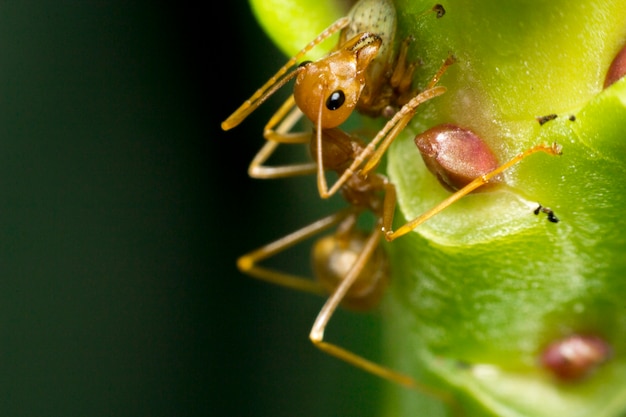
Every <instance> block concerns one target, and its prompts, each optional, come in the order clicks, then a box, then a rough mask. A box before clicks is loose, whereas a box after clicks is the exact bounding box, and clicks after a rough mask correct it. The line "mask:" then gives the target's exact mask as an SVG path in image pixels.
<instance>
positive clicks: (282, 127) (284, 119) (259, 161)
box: [248, 95, 317, 179]
mask: <svg viewBox="0 0 626 417" xmlns="http://www.w3.org/2000/svg"><path fill="white" fill-rule="evenodd" d="M301 119H302V112H301V111H300V109H299V108H298V107H297V106H296V104H295V101H294V98H293V95H291V96H289V98H288V99H287V100H286V101H285V102H284V103H283V105H282V106H281V107H280V108H279V109H278V110H277V111H276V113H274V115H273V116H272V117H271V119H270V120H269V121H268V122H267V124H266V125H265V129H264V131H263V136H264V137H265V139H267V142H266V143H265V145H263V147H262V148H261V149H260V150H259V151H258V152H257V154H256V155H255V156H254V158H253V159H252V162H251V163H250V166H249V167H248V175H250V176H251V177H252V178H260V179H273V178H285V177H294V176H297V175H310V174H314V173H315V171H316V169H317V165H316V164H315V163H314V162H307V163H302V164H291V165H282V166H267V165H264V164H265V162H266V161H267V160H268V159H269V158H270V157H271V156H272V155H273V154H274V152H275V151H276V148H278V146H279V145H280V144H307V143H309V142H310V141H311V137H312V134H311V133H307V132H292V131H291V129H292V128H293V127H294V126H295V125H296V123H298V121H299V120H301ZM276 125H278V127H276V129H274V127H275V126H276Z"/></svg>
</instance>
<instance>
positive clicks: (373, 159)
mask: <svg viewBox="0 0 626 417" xmlns="http://www.w3.org/2000/svg"><path fill="white" fill-rule="evenodd" d="M445 92H446V88H445V87H441V86H439V87H433V88H430V89H428V90H424V91H423V92H421V93H420V94H418V95H416V96H415V97H413V98H412V99H411V100H409V102H407V103H406V104H405V105H404V106H402V108H400V110H398V111H397V112H396V114H395V115H394V116H393V117H392V118H391V119H389V121H388V122H387V124H385V126H384V127H383V128H382V129H381V130H380V131H379V132H378V134H377V135H376V136H375V137H374V139H373V140H372V141H371V142H370V143H369V144H368V145H367V146H366V148H365V149H364V150H363V152H361V154H359V155H358V157H357V158H355V161H359V164H356V166H358V165H360V163H361V162H363V161H364V160H365V159H366V158H368V157H369V160H368V161H367V163H366V164H365V167H363V169H362V170H361V175H363V176H367V174H368V173H369V172H370V171H372V170H373V169H375V168H376V167H377V166H378V164H379V163H380V160H381V158H382V156H383V155H384V154H385V152H386V151H387V149H388V148H389V146H391V143H392V142H393V141H394V140H395V138H396V137H397V136H398V135H399V134H400V132H401V131H402V130H403V129H404V128H405V127H406V125H407V124H408V123H409V121H410V120H411V118H412V117H413V116H414V115H415V110H416V109H417V107H418V106H419V105H420V104H422V103H424V102H426V101H428V100H431V99H433V98H435V97H437V96H440V95H442V94H443V93H445ZM381 141H382V142H381ZM379 142H381V144H380V146H379V147H378V148H377V149H375V148H376V145H378V143H379Z"/></svg>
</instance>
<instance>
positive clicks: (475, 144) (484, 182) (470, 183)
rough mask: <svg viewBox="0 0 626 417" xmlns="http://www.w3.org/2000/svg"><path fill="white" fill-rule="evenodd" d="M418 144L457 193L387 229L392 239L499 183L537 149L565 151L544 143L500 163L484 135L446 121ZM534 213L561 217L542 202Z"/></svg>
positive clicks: (442, 179)
mask: <svg viewBox="0 0 626 417" xmlns="http://www.w3.org/2000/svg"><path fill="white" fill-rule="evenodd" d="M415 144H416V146H417V148H418V149H419V151H420V153H421V155H422V159H423V160H424V163H425V164H426V167H427V168H428V169H429V170H430V171H431V172H432V173H433V174H434V175H435V176H436V177H437V179H438V180H439V182H440V183H441V185H443V187H444V188H446V189H447V190H448V191H451V192H453V194H452V195H450V196H449V197H448V198H446V199H445V200H443V201H442V202H441V203H439V204H438V205H436V206H435V207H433V208H432V209H430V210H428V211H427V212H425V213H423V214H422V215H420V216H419V217H417V218H415V219H414V220H411V221H409V222H407V223H406V224H404V225H403V226H401V227H400V228H398V229H397V230H395V231H393V230H391V229H386V231H385V238H386V239H387V240H388V241H392V240H394V239H397V238H398V237H400V236H403V235H404V234H406V233H408V232H410V231H411V230H413V229H415V228H416V227H417V226H419V225H420V224H422V223H424V222H425V221H426V220H428V219H430V218H431V217H433V216H435V215H436V214H438V213H439V212H441V211H442V210H444V209H445V208H446V207H448V206H450V205H451V204H453V203H454V202H456V201H458V200H459V199H461V198H462V197H464V196H465V195H467V194H469V193H471V192H473V191H478V190H479V188H480V190H484V191H487V190H488V189H489V188H490V187H492V186H496V185H498V183H501V182H502V178H501V175H500V174H501V173H502V172H504V171H505V170H507V169H509V168H510V167H512V166H513V165H515V164H517V163H519V162H520V161H522V160H523V159H525V158H526V157H528V156H530V155H532V154H533V153H536V152H545V153H547V154H549V155H560V154H561V147H560V146H559V145H557V144H556V143H553V144H551V145H544V144H541V145H537V146H534V147H532V148H530V149H527V150H526V151H524V152H521V153H519V154H517V155H516V156H514V157H513V158H511V159H510V160H509V161H507V162H506V163H504V164H502V165H499V163H498V160H497V158H496V156H495V155H494V153H493V152H492V150H491V148H490V147H489V146H488V145H487V143H486V142H485V141H483V139H482V138H480V137H479V136H478V135H477V134H476V133H474V132H473V131H471V130H470V129H466V128H462V127H459V126H456V125H453V124H442V125H439V126H435V127H432V128H430V129H428V130H426V131H425V132H423V133H421V134H419V135H417V137H416V138H415ZM481 187H482V188H481ZM534 213H535V214H539V213H546V215H547V216H548V220H549V221H551V222H553V223H556V222H558V221H559V220H558V219H557V217H556V216H555V215H554V213H553V212H552V210H550V209H549V208H547V207H543V206H542V205H540V204H539V205H538V208H537V209H535V210H534Z"/></svg>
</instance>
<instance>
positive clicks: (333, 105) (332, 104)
mask: <svg viewBox="0 0 626 417" xmlns="http://www.w3.org/2000/svg"><path fill="white" fill-rule="evenodd" d="M345 101H346V95H345V94H344V93H343V91H341V90H337V91H334V92H333V93H331V94H330V96H328V100H326V108H327V109H328V110H337V109H338V108H339V107H341V106H342V105H343V103H344V102H345Z"/></svg>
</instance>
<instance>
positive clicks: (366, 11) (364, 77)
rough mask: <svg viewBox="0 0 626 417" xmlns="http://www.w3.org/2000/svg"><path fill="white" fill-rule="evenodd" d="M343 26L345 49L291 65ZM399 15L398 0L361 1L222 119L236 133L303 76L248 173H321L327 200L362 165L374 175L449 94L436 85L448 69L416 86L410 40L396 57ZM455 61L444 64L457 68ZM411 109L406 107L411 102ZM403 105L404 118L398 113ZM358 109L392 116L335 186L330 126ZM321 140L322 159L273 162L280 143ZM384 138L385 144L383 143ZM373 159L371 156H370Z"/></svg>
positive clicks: (224, 126) (272, 120)
mask: <svg viewBox="0 0 626 417" xmlns="http://www.w3.org/2000/svg"><path fill="white" fill-rule="evenodd" d="M430 11H434V12H435V13H436V14H437V16H438V17H441V16H443V14H444V13H445V11H444V9H443V7H442V6H441V5H436V6H435V7H433V8H432V9H431V10H429V11H428V12H430ZM338 31H340V35H339V42H338V45H337V47H336V48H335V49H334V50H333V51H332V52H330V53H329V54H328V55H326V56H325V57H323V58H321V59H319V60H317V61H305V62H303V63H301V64H300V65H298V66H296V68H295V69H293V70H292V71H291V72H288V71H289V69H290V68H292V67H293V66H294V65H296V63H297V61H298V60H299V59H301V58H302V57H304V56H305V55H306V54H307V53H308V52H310V50H311V49H313V48H314V47H315V46H317V45H319V44H320V43H321V42H322V41H324V40H325V39H327V38H328V37H330V36H331V35H333V34H335V33H337V32H338ZM395 32H396V12H395V8H394V5H393V3H392V2H391V1H390V0H382V1H381V0H359V1H358V2H357V3H356V4H355V5H354V6H353V7H352V9H351V10H350V12H349V13H348V15H347V16H345V17H342V18H340V19H338V20H337V21H335V22H334V23H333V24H332V25H330V26H329V27H328V28H327V29H325V30H324V31H323V32H322V33H321V34H319V35H318V36H317V37H316V38H315V39H314V40H313V41H311V42H310V43H309V44H308V45H306V46H305V47H304V48H303V49H302V50H300V51H299V52H298V53H297V54H296V55H295V56H293V57H292V58H291V59H289V61H288V62H287V63H286V64H285V65H284V66H283V67H282V68H280V69H279V70H278V72H277V73H276V74H275V75H274V76H272V77H271V78H270V79H269V80H268V81H267V82H266V83H265V84H264V85H263V86H262V87H261V88H260V89H259V90H257V91H256V92H255V93H254V94H253V95H252V97H250V99H248V100H247V101H245V102H244V103H243V104H242V105H241V106H240V107H239V108H238V109H237V110H236V111H235V112H234V113H233V114H232V115H231V116H230V117H228V118H227V119H226V120H225V121H224V122H222V129H223V130H229V129H232V128H234V127H235V126H237V125H238V124H239V123H241V122H242V121H243V120H244V119H245V118H246V117H247V116H248V115H250V113H252V112H253V111H254V110H256V109H257V108H258V107H259V106H260V105H261V104H262V103H263V102H265V100H267V99H268V98H269V97H270V96H271V95H272V94H274V93H275V92H276V91H278V90H279V89H280V88H281V87H282V86H284V85H285V84H286V83H287V82H289V81H290V80H292V79H294V78H295V85H294V91H293V94H292V95H291V96H290V97H289V98H288V99H287V100H286V101H285V102H284V103H283V105H282V106H281V107H280V108H279V109H278V110H277V111H276V113H274V115H273V116H272V117H271V118H270V120H269V121H268V122H267V124H266V125H265V128H264V132H263V136H264V137H265V139H267V140H268V142H267V143H266V144H265V145H264V146H263V147H262V148H261V149H260V150H259V152H258V153H257V154H256V155H255V157H254V158H253V160H252V162H251V163H250V166H249V169H248V172H249V174H250V176H251V177H254V178H266V179H267V178H280V177H291V176H296V175H307V174H313V173H317V186H318V190H319V194H320V196H321V197H322V198H328V197H330V196H332V195H334V194H335V193H336V192H337V191H339V190H340V189H341V188H342V186H343V185H344V184H345V183H346V182H348V181H349V179H350V177H351V176H352V174H353V173H354V172H357V171H358V169H359V167H360V165H361V164H362V163H363V162H364V161H366V160H368V163H367V165H366V167H365V169H364V170H362V171H361V173H360V174H359V175H362V176H366V175H367V173H368V172H369V171H371V170H373V169H374V168H375V167H376V166H377V165H378V162H379V161H380V159H381V157H382V155H383V154H384V152H385V151H386V149H387V148H388V147H389V146H390V145H391V143H392V142H393V140H394V139H395V137H396V136H397V135H398V134H399V132H400V131H402V129H403V128H404V127H405V126H406V125H407V124H408V122H409V120H410V119H411V117H412V116H413V114H414V111H415V109H416V108H417V107H418V106H419V105H420V104H421V103H424V102H425V101H428V100H430V99H432V98H434V97H436V96H439V95H441V94H443V93H444V92H445V88H444V87H440V86H436V84H437V82H438V81H439V77H440V76H441V75H442V74H443V69H442V70H440V71H439V72H438V75H437V76H436V77H434V78H433V80H432V81H431V82H430V84H429V85H428V86H427V88H426V90H424V91H423V92H421V93H420V94H416V91H415V90H413V89H412V88H411V84H412V80H413V72H414V70H415V68H416V65H415V63H407V62H406V55H407V51H408V47H409V44H410V39H406V40H405V41H404V42H402V43H401V45H400V48H399V51H398V53H397V54H394V37H395ZM449 61H450V59H448V61H446V63H445V64H444V69H445V67H446V66H448V65H450V62H449ZM403 106H404V107H403ZM401 107H402V109H403V112H402V113H400V115H402V117H392V116H393V115H397V114H398V109H400V108H401ZM354 110H357V111H358V112H360V113H363V114H366V115H368V116H372V117H378V116H385V117H387V118H391V119H390V120H389V122H388V123H387V125H386V127H385V128H384V129H383V130H382V131H381V132H384V133H380V134H378V135H376V137H375V138H374V139H373V140H372V141H371V142H370V144H369V145H368V146H367V147H364V148H363V149H362V150H361V153H360V154H359V155H357V156H356V157H355V158H354V159H353V161H352V163H351V164H350V166H349V167H347V168H346V169H345V170H343V174H342V175H341V176H340V177H339V178H338V179H337V180H336V182H335V183H334V184H333V185H332V186H331V187H329V186H328V184H327V181H326V177H325V174H324V171H325V168H326V164H325V162H324V158H323V155H324V152H323V148H324V143H325V138H327V137H328V136H329V135H326V133H325V132H326V131H328V130H330V129H335V128H338V127H339V126H340V125H341V124H343V123H344V122H345V121H346V120H347V119H348V117H349V116H350V115H351V114H352V113H353V111H354ZM303 114H304V115H306V117H307V118H308V119H309V120H310V121H311V122H312V123H313V124H314V133H313V134H311V133H309V132H292V131H291V129H292V128H293V127H294V126H295V124H296V123H297V122H298V121H299V120H300V118H301V116H302V115H303ZM313 138H315V140H316V142H317V143H316V145H315V147H316V148H317V155H315V159H316V161H315V162H311V163H302V164H292V165H285V166H273V167H270V166H265V165H264V163H265V162H266V161H267V160H268V159H269V158H270V157H271V155H272V154H273V153H274V151H275V150H276V148H277V147H278V145H279V144H281V143H284V144H306V143H310V142H312V141H313ZM379 143H380V147H379V148H378V149H376V146H377V145H378V144H379ZM368 158H369V159H368Z"/></svg>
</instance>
